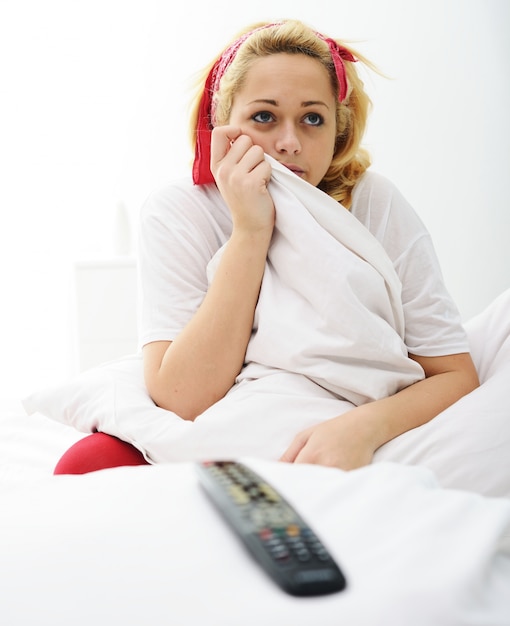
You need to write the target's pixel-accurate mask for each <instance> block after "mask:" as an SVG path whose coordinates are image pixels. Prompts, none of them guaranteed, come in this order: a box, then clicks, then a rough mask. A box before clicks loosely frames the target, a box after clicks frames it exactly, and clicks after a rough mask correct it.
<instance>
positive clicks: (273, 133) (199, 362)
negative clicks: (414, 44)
mask: <svg viewBox="0 0 510 626" xmlns="http://www.w3.org/2000/svg"><path fill="white" fill-rule="evenodd" d="M359 60H361V57H360V56H359V55H356V54H355V53H354V52H353V51H352V50H350V49H348V48H347V47H346V46H344V45H343V44H340V43H339V42H337V41H335V40H332V39H330V38H328V37H325V36H324V35H322V34H320V33H317V32H315V31H314V30H313V29H311V28H309V27H307V26H306V25H304V24H302V23H300V22H297V21H284V22H279V23H276V24H258V25H255V26H253V27H251V28H249V29H247V30H246V32H244V33H243V34H242V35H241V36H240V37H238V38H237V39H236V40H235V41H234V42H233V43H232V44H231V45H230V46H229V47H228V48H227V49H226V50H225V51H224V52H223V53H222V55H221V56H220V57H219V58H218V59H217V60H215V62H214V63H213V64H212V65H211V67H209V68H208V69H207V72H206V77H205V79H204V80H202V81H201V86H200V90H199V93H198V97H197V102H196V106H195V109H194V113H193V116H192V125H191V126H192V137H193V143H194V148H195V161H194V164H193V183H194V184H193V185H192V184H187V183H182V184H175V185H174V186H173V187H171V188H168V189H167V190H165V192H164V193H162V194H155V195H154V196H153V197H152V198H151V199H149V201H148V203H147V205H146V207H145V208H144V213H143V219H142V225H141V247H140V268H141V287H142V296H143V306H142V333H141V342H142V345H143V360H144V372H145V381H146V385H147V389H148V391H149V393H150V395H151V397H152V398H153V400H154V402H155V403H156V404H157V405H159V406H160V407H162V408H165V409H168V410H169V411H172V412H173V413H175V414H177V415H179V416H180V417H181V418H182V419H183V420H195V418H196V417H197V416H199V415H201V414H203V413H204V411H207V410H208V409H210V408H211V407H213V406H214V405H215V404H216V403H218V402H220V401H222V399H223V398H224V397H225V396H226V394H228V393H229V391H230V390H232V388H233V387H234V386H235V384H236V381H237V382H239V380H240V378H242V376H243V372H244V371H245V369H246V367H247V362H248V361H249V360H250V359H249V358H247V350H248V348H249V346H250V345H251V342H252V341H253V340H254V338H255V337H256V335H257V333H258V332H259V331H258V321H257V324H255V325H254V320H255V317H256V311H257V304H258V301H259V294H260V292H261V287H262V284H263V278H264V274H265V272H266V261H267V258H268V254H269V252H270V250H271V245H272V241H273V236H274V232H275V214H276V210H275V204H274V202H273V197H272V195H271V192H270V189H269V187H270V180H271V175H272V169H273V167H274V165H272V163H274V162H273V161H272V160H271V158H269V159H268V158H267V157H266V155H269V157H272V158H273V159H275V160H276V161H278V162H279V163H280V164H282V165H284V166H285V167H286V168H288V169H289V170H290V171H292V172H293V173H294V175H296V176H298V177H299V178H301V179H302V180H304V181H306V182H307V183H308V184H309V185H312V186H313V187H317V188H318V189H320V190H322V191H323V192H324V193H326V194H328V195H329V196H330V197H332V198H334V199H335V200H336V201H337V202H338V211H339V212H341V211H347V210H350V211H351V212H352V214H353V215H354V216H355V217H356V218H357V219H358V220H359V221H360V222H361V223H362V224H363V225H364V226H365V227H366V228H367V229H368V230H369V231H370V232H371V233H372V235H373V236H374V237H375V238H376V239H377V240H378V241H379V243H380V244H382V246H383V247H384V248H385V250H386V253H387V255H388V257H389V258H390V259H391V262H392V264H393V267H394V270H395V272H396V273H397V275H398V278H399V280H400V282H401V285H402V289H401V297H402V302H401V305H402V310H403V314H404V324H405V331H404V333H403V341H404V342H405V350H406V355H405V357H406V359H407V360H408V361H409V363H411V362H412V366H414V367H418V366H419V368H418V369H419V370H420V373H421V375H420V376H417V377H415V378H414V379H413V380H412V383H413V384H407V383H406V384H405V385H400V387H399V388H397V389H396V390H395V393H390V394H388V395H384V396H382V397H373V398H371V399H370V401H361V402H359V404H358V405H356V402H353V403H352V405H351V408H350V410H348V411H345V412H343V413H342V414H340V415H338V416H335V417H333V418H330V419H327V420H324V421H322V422H321V423H318V424H315V425H314V426H312V427H311V428H308V429H305V430H303V431H302V432H300V433H298V434H297V435H296V436H294V437H292V436H289V442H288V447H287V449H286V451H284V453H283V455H282V457H281V459H282V460H283V461H288V462H309V463H318V464H323V465H331V466H336V467H339V468H343V469H353V468H357V467H361V466H363V465H367V464H369V463H370V462H371V460H372V456H373V454H374V452H375V450H376V449H377V448H379V447H380V446H381V445H383V444H384V443H386V442H387V441H389V440H391V439H393V438H394V437H396V436H398V435H400V434H402V433H404V432H406V431H408V430H410V429H412V428H415V427H417V426H419V425H421V424H424V423H426V422H427V421H429V420H431V419H432V418H433V417H434V416H436V415H437V414H438V413H439V412H441V411H442V410H444V409H445V408H447V407H448V406H449V405H451V404H452V403H454V402H455V401H457V400H458V399H459V398H461V397H462V396H463V395H465V394H467V393H469V392H470V391H471V390H473V389H474V388H475V387H476V386H477V385H478V378H477V373H476V370H475V368H474V365H473V362H472V360H471V357H470V355H469V352H468V344H467V340H466V337H465V334H464V331H463V329H462V326H461V324H460V321H459V316H458V312H457V310H456V308H455V305H454V304H453V302H452V301H451V299H450V297H449V295H448V293H447V291H446V289H445V286H444V284H443V280H442V277H441V273H440V270H439V267H438V264H437V260H436V256H435V253H434V250H433V247H432V244H431V243H430V238H429V236H428V233H427V232H426V231H425V229H424V227H423V224H422V223H421V221H420V220H419V219H418V218H417V216H416V215H415V213H414V212H413V210H412V209H411V208H410V207H409V205H408V204H407V203H406V202H405V200H404V199H403V198H402V197H401V196H400V195H399V194H398V191H397V190H396V189H395V188H394V187H393V186H392V185H391V183H389V182H388V181H386V180H385V179H383V178H381V177H380V176H377V175H375V174H372V173H371V172H367V168H368V166H369V158H368V155H367V154H366V152H365V151H364V150H363V149H362V148H361V146H360V142H361V140H362V138H363V134H364V130H365V124H366V119H367V113H368V108H369V104H370V102H369V98H368V96H367V94H366V93H365V91H364V88H363V83H362V81H361V80H360V78H359V76H358V74H357V71H356V65H357V62H359ZM365 63H366V61H365ZM220 248H222V254H221V257H219V260H218V263H217V267H216V271H215V273H214V275H213V276H212V278H211V279H210V280H208V278H207V268H208V264H209V262H210V261H211V259H212V258H213V257H214V256H215V255H216V254H217V253H218V251H219V250H220ZM260 315H261V314H260ZM334 358H335V359H337V358H338V359H339V360H341V359H342V355H334ZM269 365H270V366H271V365H274V367H275V368H276V367H277V365H276V364H271V363H269ZM377 368H378V366H377V363H375V364H374V370H376V369H377ZM385 368H386V366H385V365H383V366H381V367H379V369H385ZM244 379H246V375H245V377H244Z"/></svg>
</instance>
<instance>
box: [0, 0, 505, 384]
mask: <svg viewBox="0 0 510 626" xmlns="http://www.w3.org/2000/svg"><path fill="white" fill-rule="evenodd" d="M264 6H265V8H263V7H264ZM509 7H510V5H509V3H507V2H506V0H428V1H427V2H415V1H413V0H356V2H352V0H351V1H349V2H347V1H345V2H336V3H334V4H332V3H331V2H330V0H315V1H314V2H310V1H309V0H306V1H304V0H294V1H292V2H291V1H290V0H271V1H270V2H269V1H268V2H266V3H265V5H264V3H260V2H259V3H242V6H241V3H239V4H238V5H236V4H235V3H232V2H231V0H217V1H216V2H209V1H206V0H196V1H195V2H193V3H177V4H175V3H170V2H169V1H168V0H134V1H130V0H83V1H78V0H60V1H58V0H44V1H40V0H0V59H1V64H0V112H1V115H0V220H1V223H0V255H1V258H0V267H1V272H2V274H1V283H0V284H1V290H2V304H1V306H0V333H1V334H0V342H1V343H0V346H1V355H2V358H1V363H0V395H3V396H5V395H18V394H24V393H27V392H29V391H30V390H31V389H33V388H34V387H39V386H41V385H46V384H49V383H51V382H54V381H57V380H59V379H60V378H62V377H64V376H66V375H67V374H68V363H69V354H68V352H69V332H68V324H69V284H70V282H69V281H70V274H71V268H72V264H73V262H74V261H76V260H83V259H85V260H87V259H93V258H97V257H108V256H109V255H111V253H112V240H111V238H112V230H111V224H112V221H113V217H114V213H115V209H116V206H117V203H118V202H119V201H122V202H124V203H125V205H126V206H127V208H128V210H129V213H130V215H131V218H132V221H133V222H136V217H137V213H138V210H139V207H140V205H141V203H142V202H143V200H144V198H145V197H146V196H147V194H148V193H149V192H150V191H151V190H152V189H154V188H155V187H158V186H160V185H162V184H164V183H165V182H166V181H168V180H169V179H170V178H172V177H174V176H180V175H181V174H185V173H186V169H187V166H188V159H189V157H190V155H189V152H188V146H187V135H186V133H187V109H186V106H187V103H188V87H189V84H190V82H189V79H190V78H191V77H192V75H193V73H194V72H195V71H197V70H198V69H200V68H201V67H202V66H203V65H205V64H206V63H207V62H209V60H210V58H211V57H212V56H213V55H215V54H216V53H217V52H218V50H219V49H220V48H221V47H222V46H223V45H224V44H225V43H226V40H228V39H229V38H230V37H231V36H232V35H233V34H234V33H235V32H236V31H237V30H239V29H240V28H241V27H242V26H244V25H245V24H247V23H251V22H252V21H257V20H261V19H264V20H265V19H278V18H281V17H297V18H300V19H303V20H304V21H307V22H308V23H310V24H311V25H314V26H315V27H316V28H317V29H319V30H322V31H323V32H325V33H327V34H329V35H332V36H338V37H343V38H346V39H350V40H353V39H354V40H356V44H355V45H356V46H357V48H358V49H359V50H360V51H361V52H363V53H364V54H366V55H368V56H369V57H370V58H372V60H373V61H375V62H376V63H377V64H378V65H379V66H380V67H381V69H382V70H383V71H384V72H385V73H386V74H388V75H390V76H391V77H392V78H391V80H386V79H381V78H379V77H377V76H374V77H370V76H367V78H366V84H367V88H368V90H369V91H370V93H371V95H372V98H373V100H374V106H375V108H374V112H373V115H372V119H371V124H370V128H369V133H368V136H367V145H368V147H369V148H370V150H371V151H372V154H373V159H374V168H375V169H377V170H378V171H380V172H382V173H384V174H386V175H388V176H389V177H390V178H392V179H393V180H394V182H396V183H397V185H398V186H399V187H400V188H401V190H402V191H403V192H404V194H405V195H406V196H407V197H408V199H409V200H411V202H412V203H413V204H414V206H415V207H416V209H417V210H418V212H419V213H420V215H421V216H422V218H423V219H424V221H425V222H426V224H427V225H428V227H429V228H430V230H431V231H432V234H433V237H434V240H435V242H436V247H437V250H438V253H439V256H440V260H441V262H442V265H443V269H444V274H445V278H446V281H447V284H448V286H449V288H450V290H451V292H452V294H453V295H454V297H455V299H456V300H457V302H458V304H459V307H460V309H461V312H462V314H463V316H464V318H468V317H471V316H472V315H473V314H476V313H477V312H479V311H480V310H481V309H482V308H483V307H484V306H486V305H487V304H488V303H489V302H490V301H491V300H492V299H493V298H494V297H495V296H496V295H497V294H498V293H500V292H501V291H503V289H505V288H507V287H509V286H510V270H509V268H510V251H509V248H510V246H509V244H508V240H509V237H508V235H509V233H510V228H509V226H510V221H509V219H510V218H509V212H508V199H507V198H508V186H509V179H510V176H509V175H510V171H509V164H510V158H509V153H510V124H509V121H508V111H509V110H510V85H509V80H508V77H509V75H510V72H509V70H510V62H509V59H510V45H509V34H510V8H509Z"/></svg>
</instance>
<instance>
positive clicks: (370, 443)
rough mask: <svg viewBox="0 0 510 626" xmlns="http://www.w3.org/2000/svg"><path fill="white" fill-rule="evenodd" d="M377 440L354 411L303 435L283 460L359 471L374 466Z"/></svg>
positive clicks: (297, 437)
mask: <svg viewBox="0 0 510 626" xmlns="http://www.w3.org/2000/svg"><path fill="white" fill-rule="evenodd" d="M374 439H375V438H374V437H373V436H372V433H371V431H370V429H369V428H366V423H365V422H364V421H363V420H362V419H361V418H360V417H359V416H358V415H357V412H356V409H354V410H352V411H349V412H347V413H344V414H343V415H339V416H338V417H335V418H333V419H330V420H327V421H325V422H322V423H321V424H317V425H316V426H312V427H311V428H307V429H306V430H304V431H302V432H300V433H299V434H298V435H297V436H296V437H295V438H294V440H293V441H292V443H291V445H290V446H289V448H288V449H287V451H286V452H285V454H284V455H283V456H282V457H281V459H280V460H281V461H284V462H288V463H313V464H317V465H327V466H330V467H338V468H340V469H344V470H351V469H356V468H358V467H363V466H365V465H369V464H370V463H371V462H372V457H373V454H374V452H375V449H376V444H375V443H374Z"/></svg>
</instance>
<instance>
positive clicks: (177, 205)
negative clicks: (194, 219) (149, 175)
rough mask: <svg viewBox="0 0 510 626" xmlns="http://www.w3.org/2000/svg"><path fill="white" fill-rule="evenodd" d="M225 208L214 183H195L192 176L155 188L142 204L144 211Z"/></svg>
mask: <svg viewBox="0 0 510 626" xmlns="http://www.w3.org/2000/svg"><path fill="white" fill-rule="evenodd" d="M212 208H214V209H217V208H225V209H226V207H225V204H224V202H223V201H222V198H221V194H220V192H219V191H218V188H217V187H216V185H214V184H209V185H195V184H194V183H193V181H192V180H191V178H188V177H186V178H180V179H176V180H173V181H170V182H168V183H167V184H165V185H163V186H161V187H158V188H157V189H155V190H153V191H152V192H151V193H150V194H149V196H148V197H147V199H146V200H145V202H144V203H143V205H142V213H152V212H158V211H160V212H166V211H173V210H177V211H179V212H180V211H200V210H203V209H208V210H211V209H212Z"/></svg>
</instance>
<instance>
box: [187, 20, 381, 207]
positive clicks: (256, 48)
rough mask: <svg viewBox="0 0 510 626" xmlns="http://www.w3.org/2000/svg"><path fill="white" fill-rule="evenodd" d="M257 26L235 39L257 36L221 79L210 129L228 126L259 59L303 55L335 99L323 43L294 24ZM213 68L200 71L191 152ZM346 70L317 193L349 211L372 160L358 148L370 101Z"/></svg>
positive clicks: (355, 74) (328, 54)
mask: <svg viewBox="0 0 510 626" xmlns="http://www.w3.org/2000/svg"><path fill="white" fill-rule="evenodd" d="M261 26H268V24H267V23H265V22H260V23H257V24H253V25H252V26H250V27H248V28H246V29H244V30H243V31H242V32H241V33H239V35H238V37H240V36H242V35H243V34H245V33H248V32H250V31H252V30H255V32H253V34H251V35H250V36H249V37H248V38H247V39H246V41H245V42H244V43H243V44H242V45H241V46H240V48H239V50H238V52H237V54H236V56H235V58H234V59H233V61H232V63H231V64H230V66H229V67H228V69H227V70H226V72H225V74H224V76H223V78H222V79H221V82H220V85H219V89H218V91H217V92H216V93H214V94H213V99H214V119H212V120H211V125H212V126H222V125H224V124H227V123H228V121H229V118H230V112H231V109H232V105H233V102H234V98H235V95H236V93H237V92H238V91H239V90H240V89H241V88H242V86H243V84H244V80H245V77H246V73H247V72H248V70H249V69H250V67H251V64H252V63H253V61H254V60H256V59H258V58H260V57H266V56H270V55H273V54H279V53H288V54H305V55H307V56H309V57H311V58H314V59H317V60H318V61H319V62H320V63H322V65H323V66H324V67H325V68H326V70H327V71H328V74H329V76H330V79H331V86H332V89H333V92H334V93H335V94H338V90H339V85H338V79H337V75H336V71H335V66H334V63H333V60H332V58H331V52H330V48H329V46H328V44H327V43H326V42H325V41H324V39H323V38H321V37H318V36H317V32H316V31H315V30H313V29H312V28H310V27H309V26H307V25H305V24H303V23H302V22H300V21H297V20H285V21H283V22H279V23H278V24H275V25H272V26H271V27H269V28H260V27H261ZM257 29H258V30H257ZM236 39H237V37H236ZM335 41H336V42H337V43H338V44H339V45H340V46H342V47H343V48H345V49H346V50H347V51H349V52H351V53H352V54H353V56H354V57H356V59H358V60H359V61H360V62H362V63H364V64H365V65H367V66H368V67H370V68H371V69H375V68H374V66H373V65H372V64H371V63H370V62H369V61H368V60H367V59H365V58H363V57H362V56H361V55H360V54H358V53H357V52H355V51H354V50H352V49H351V48H349V47H348V46H346V45H345V44H344V43H343V42H341V41H339V40H335ZM215 63H216V60H214V61H213V62H212V63H211V64H210V65H209V66H208V67H207V68H205V69H204V71H203V72H202V73H201V74H200V76H199V79H198V82H197V90H196V94H195V96H194V99H193V102H192V110H191V120H190V125H191V128H190V130H191V143H192V147H193V149H195V145H196V129H197V123H198V115H199V105H200V100H201V96H202V93H203V91H204V86H205V81H206V78H207V76H208V75H209V72H210V71H211V69H212V67H213V66H214V64H215ZM344 66H345V72H346V76H347V84H348V89H347V95H346V97H345V99H344V100H343V102H340V101H339V100H338V99H337V107H336V143H335V151H334V155H333V159H332V161H331V165H330V166H329V169H328V171H327V172H326V175H325V176H324V178H323V179H322V181H321V182H320V183H319V184H318V187H319V189H322V190H323V191H324V192H326V193H327V194H329V195H330V196H331V197H333V198H334V199H335V200H337V201H338V202H341V203H342V204H343V205H344V206H345V207H347V208H349V207H350V205H351V196H352V190H353V187H354V185H355V184H356V182H357V181H358V179H359V178H360V176H361V175H362V174H363V173H364V172H365V170H366V169H367V168H368V167H369V165H370V156H369V154H368V152H367V151H366V150H365V149H364V148H363V147H362V146H361V141H362V139H363V136H364V133H365V128H366V123H367V118H368V113H369V110H370V107H371V101H370V98H369V96H368V95H367V93H366V92H365V89H364V84H363V82H362V80H361V79H360V77H359V75H358V72H357V71H356V68H355V64H354V63H352V62H348V61H346V62H345V63H344Z"/></svg>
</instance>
